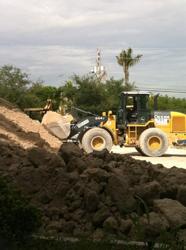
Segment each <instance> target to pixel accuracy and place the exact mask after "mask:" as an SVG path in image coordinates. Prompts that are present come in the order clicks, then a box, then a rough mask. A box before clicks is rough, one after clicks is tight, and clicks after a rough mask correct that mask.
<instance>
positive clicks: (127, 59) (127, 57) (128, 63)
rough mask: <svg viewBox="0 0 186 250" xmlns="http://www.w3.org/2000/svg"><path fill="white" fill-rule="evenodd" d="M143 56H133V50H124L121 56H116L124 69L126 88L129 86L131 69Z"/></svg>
mask: <svg viewBox="0 0 186 250" xmlns="http://www.w3.org/2000/svg"><path fill="white" fill-rule="evenodd" d="M141 57H142V55H137V56H133V51H132V49H131V48H129V49H127V50H122V51H121V53H120V54H119V56H116V59H117V62H118V64H119V65H121V66H122V67H123V71H124V77H125V86H127V85H128V84H129V68H130V67H132V66H134V65H135V64H137V63H138V62H139V61H140V59H141Z"/></svg>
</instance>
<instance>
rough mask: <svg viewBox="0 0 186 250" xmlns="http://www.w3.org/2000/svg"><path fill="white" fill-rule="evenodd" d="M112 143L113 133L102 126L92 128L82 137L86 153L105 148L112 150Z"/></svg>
mask: <svg viewBox="0 0 186 250" xmlns="http://www.w3.org/2000/svg"><path fill="white" fill-rule="evenodd" d="M112 145H113V142H112V137H111V135H110V134H109V132H107V131H106V130H104V129H102V128H91V129H89V130H88V131H87V132H86V133H85V134H84V135H83V138H82V147H83V149H84V151H85V152H86V153H92V152H93V151H102V150H103V149H107V150H108V151H111V149H112Z"/></svg>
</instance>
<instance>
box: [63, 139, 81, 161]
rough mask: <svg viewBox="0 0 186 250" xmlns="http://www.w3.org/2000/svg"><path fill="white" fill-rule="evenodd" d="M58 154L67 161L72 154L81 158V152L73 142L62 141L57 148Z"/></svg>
mask: <svg viewBox="0 0 186 250" xmlns="http://www.w3.org/2000/svg"><path fill="white" fill-rule="evenodd" d="M59 155H61V157H62V158H63V159H64V161H65V162H66V163H68V162H69V161H70V160H71V158H72V156H73V157H77V158H81V157H82V156H83V152H82V151H81V149H80V148H79V147H78V146H77V145H75V144H74V143H64V144H63V145H62V146H61V148H60V149H59Z"/></svg>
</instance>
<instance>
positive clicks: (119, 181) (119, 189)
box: [107, 175, 136, 213]
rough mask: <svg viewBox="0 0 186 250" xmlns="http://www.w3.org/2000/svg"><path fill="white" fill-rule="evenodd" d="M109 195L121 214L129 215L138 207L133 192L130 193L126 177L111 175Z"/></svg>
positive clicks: (108, 187) (108, 188)
mask: <svg viewBox="0 0 186 250" xmlns="http://www.w3.org/2000/svg"><path fill="white" fill-rule="evenodd" d="M107 193H108V194H109V195H110V196H111V198H112V200H113V201H114V202H115V203H116V206H117V208H118V209H119V211H120V212H121V213H127V212H129V211H131V210H133V209H134V208H135V206H136V201H135V199H134V198H133V195H132V192H131V190H130V191H129V185H128V182H127V181H126V179H125V177H124V176H117V175H111V176H110V178H109V180H108V186H107Z"/></svg>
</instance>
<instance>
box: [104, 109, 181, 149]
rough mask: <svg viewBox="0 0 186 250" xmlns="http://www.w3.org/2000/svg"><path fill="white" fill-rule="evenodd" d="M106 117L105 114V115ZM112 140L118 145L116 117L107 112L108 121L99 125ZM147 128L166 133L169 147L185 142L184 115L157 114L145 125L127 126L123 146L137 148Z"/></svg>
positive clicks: (177, 113) (172, 113) (173, 113)
mask: <svg viewBox="0 0 186 250" xmlns="http://www.w3.org/2000/svg"><path fill="white" fill-rule="evenodd" d="M105 115H106V114H105ZM101 127H102V128H105V129H106V130H107V131H108V132H109V133H110V134H111V135H112V138H113V143H114V144H115V145H117V144H118V142H119V139H118V129H117V126H116V116H115V115H112V113H109V112H108V121H107V122H106V123H103V124H102V125H101ZM148 128H159V129H161V130H162V131H163V132H164V133H166V135H167V137H168V141H169V145H174V144H177V142H178V141H179V140H186V115H185V114H183V113H179V112H157V114H156V113H155V116H154V118H153V119H150V120H149V121H148V122H146V123H145V124H136V123H133V124H128V125H127V129H126V134H125V137H126V138H125V146H134V147H135V146H138V145H139V137H140V135H141V134H142V132H143V131H144V130H146V129H148Z"/></svg>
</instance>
